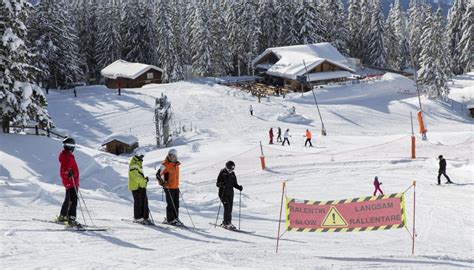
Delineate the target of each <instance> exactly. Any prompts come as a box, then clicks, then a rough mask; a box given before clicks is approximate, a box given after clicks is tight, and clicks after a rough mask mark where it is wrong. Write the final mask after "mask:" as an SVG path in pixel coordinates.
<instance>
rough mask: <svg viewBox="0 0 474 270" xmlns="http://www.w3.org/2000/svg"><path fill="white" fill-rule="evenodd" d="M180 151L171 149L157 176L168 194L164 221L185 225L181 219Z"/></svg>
mask: <svg viewBox="0 0 474 270" xmlns="http://www.w3.org/2000/svg"><path fill="white" fill-rule="evenodd" d="M180 164H181V163H180V162H179V161H178V151H176V149H170V151H169V152H168V155H167V156H166V158H165V160H164V161H163V163H162V165H161V167H160V169H159V170H158V172H157V173H156V178H157V179H158V182H159V183H160V185H161V186H163V190H164V192H165V196H166V218H165V221H164V222H163V223H167V224H171V225H175V226H184V224H183V223H182V222H181V221H180V220H179V165H180Z"/></svg>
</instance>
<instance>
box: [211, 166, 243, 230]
mask: <svg viewBox="0 0 474 270" xmlns="http://www.w3.org/2000/svg"><path fill="white" fill-rule="evenodd" d="M234 169H235V163H234V162H233V161H231V160H229V161H227V163H226V164H225V168H224V169H222V170H221V171H220V172H219V176H217V183H216V186H217V187H218V188H219V192H218V195H219V199H220V200H221V202H222V204H223V205H224V221H223V222H222V226H223V227H224V228H226V229H231V230H235V229H236V228H235V226H234V225H232V205H233V204H234V188H236V189H238V190H240V191H242V190H243V187H242V186H241V185H239V184H238V183H237V177H236V176H235V173H234Z"/></svg>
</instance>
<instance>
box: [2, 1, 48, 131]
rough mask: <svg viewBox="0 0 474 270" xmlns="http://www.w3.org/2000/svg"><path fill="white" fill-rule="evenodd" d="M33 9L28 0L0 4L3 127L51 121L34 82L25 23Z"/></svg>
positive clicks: (44, 123) (45, 103)
mask: <svg viewBox="0 0 474 270" xmlns="http://www.w3.org/2000/svg"><path fill="white" fill-rule="evenodd" d="M30 8H31V6H30V5H29V4H28V3H27V1H26V0H3V1H1V2H0V33H1V39H0V41H1V42H0V114H1V120H2V122H3V125H4V127H8V126H9V122H10V121H12V122H13V124H19V125H26V124H27V123H28V122H31V121H34V122H36V123H41V124H43V125H48V124H49V123H50V122H51V118H50V117H49V115H48V111H47V102H46V98H45V96H44V94H43V91H42V90H41V88H40V87H39V86H37V85H36V84H34V83H32V82H33V80H34V77H33V75H34V74H35V71H34V69H35V68H34V67H33V66H31V65H30V62H31V53H30V50H29V48H28V47H27V43H26V41H25V40H26V35H27V28H26V26H25V23H24V22H25V21H26V19H27V17H28V15H29V14H28V13H29V9H30Z"/></svg>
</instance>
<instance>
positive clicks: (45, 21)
mask: <svg viewBox="0 0 474 270" xmlns="http://www.w3.org/2000/svg"><path fill="white" fill-rule="evenodd" d="M69 8H70V5H67V4H66V2H64V1H60V0H42V1H41V2H40V3H39V4H38V5H37V6H36V7H35V10H34V12H33V14H32V16H31V20H29V21H28V30H29V32H28V36H29V38H30V40H31V41H32V43H33V44H35V47H36V48H35V52H36V53H39V54H42V55H43V59H45V60H46V61H47V63H46V65H45V68H46V69H47V73H48V74H49V76H50V77H49V78H47V79H46V80H47V81H49V83H50V85H51V86H56V87H65V86H70V85H71V84H72V83H73V82H77V81H83V80H84V74H83V72H82V69H81V66H84V65H85V63H84V59H83V58H81V57H80V54H79V47H78V43H79V41H78V37H77V35H76V33H77V30H76V29H75V28H74V24H73V22H72V20H71V16H70V12H71V11H70V9H69Z"/></svg>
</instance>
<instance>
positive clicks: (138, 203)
mask: <svg viewBox="0 0 474 270" xmlns="http://www.w3.org/2000/svg"><path fill="white" fill-rule="evenodd" d="M132 195H133V218H135V219H139V218H143V219H148V218H149V217H150V209H149V208H148V197H147V195H146V188H138V189H137V190H133V191H132Z"/></svg>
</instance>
